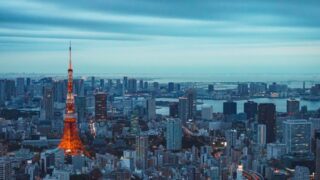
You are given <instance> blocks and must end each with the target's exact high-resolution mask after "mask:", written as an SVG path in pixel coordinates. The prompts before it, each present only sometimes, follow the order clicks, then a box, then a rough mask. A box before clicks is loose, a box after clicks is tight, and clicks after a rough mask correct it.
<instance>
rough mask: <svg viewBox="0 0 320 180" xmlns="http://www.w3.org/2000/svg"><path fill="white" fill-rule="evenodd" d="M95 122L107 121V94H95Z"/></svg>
mask: <svg viewBox="0 0 320 180" xmlns="http://www.w3.org/2000/svg"><path fill="white" fill-rule="evenodd" d="M94 97H95V120H96V121H98V122H99V121H106V120H107V94H106V93H103V92H98V93H96V94H95V96H94Z"/></svg>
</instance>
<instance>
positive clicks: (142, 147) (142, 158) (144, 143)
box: [136, 136, 149, 170]
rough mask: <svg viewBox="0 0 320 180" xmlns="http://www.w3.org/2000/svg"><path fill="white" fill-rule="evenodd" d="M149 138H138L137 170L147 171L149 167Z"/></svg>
mask: <svg viewBox="0 0 320 180" xmlns="http://www.w3.org/2000/svg"><path fill="white" fill-rule="evenodd" d="M148 149H149V142H148V136H137V137H136V167H137V169H141V170H145V169H146V168H147V167H148V166H147V165H148V164H147V159H148Z"/></svg>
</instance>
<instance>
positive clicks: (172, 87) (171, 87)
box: [168, 82, 174, 92]
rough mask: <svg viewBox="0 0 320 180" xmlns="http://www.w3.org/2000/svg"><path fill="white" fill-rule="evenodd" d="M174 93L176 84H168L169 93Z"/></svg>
mask: <svg viewBox="0 0 320 180" xmlns="http://www.w3.org/2000/svg"><path fill="white" fill-rule="evenodd" d="M172 91H174V83H173V82H169V83H168V92H172Z"/></svg>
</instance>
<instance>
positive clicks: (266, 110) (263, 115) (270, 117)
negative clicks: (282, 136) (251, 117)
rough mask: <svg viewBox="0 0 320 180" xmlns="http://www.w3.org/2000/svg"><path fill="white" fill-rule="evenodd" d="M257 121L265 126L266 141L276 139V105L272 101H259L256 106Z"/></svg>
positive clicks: (269, 141)
mask: <svg viewBox="0 0 320 180" xmlns="http://www.w3.org/2000/svg"><path fill="white" fill-rule="evenodd" d="M258 123H259V124H265V125H266V128H267V143H271V142H274V141H275V140H276V106H275V105H274V104H273V103H261V104H259V106H258Z"/></svg>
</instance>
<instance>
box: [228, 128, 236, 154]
mask: <svg viewBox="0 0 320 180" xmlns="http://www.w3.org/2000/svg"><path fill="white" fill-rule="evenodd" d="M225 137H226V141H227V149H226V150H227V154H228V155H230V153H231V149H232V148H234V147H235V146H236V143H237V137H238V135H237V130H235V129H229V130H226V131H225Z"/></svg>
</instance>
